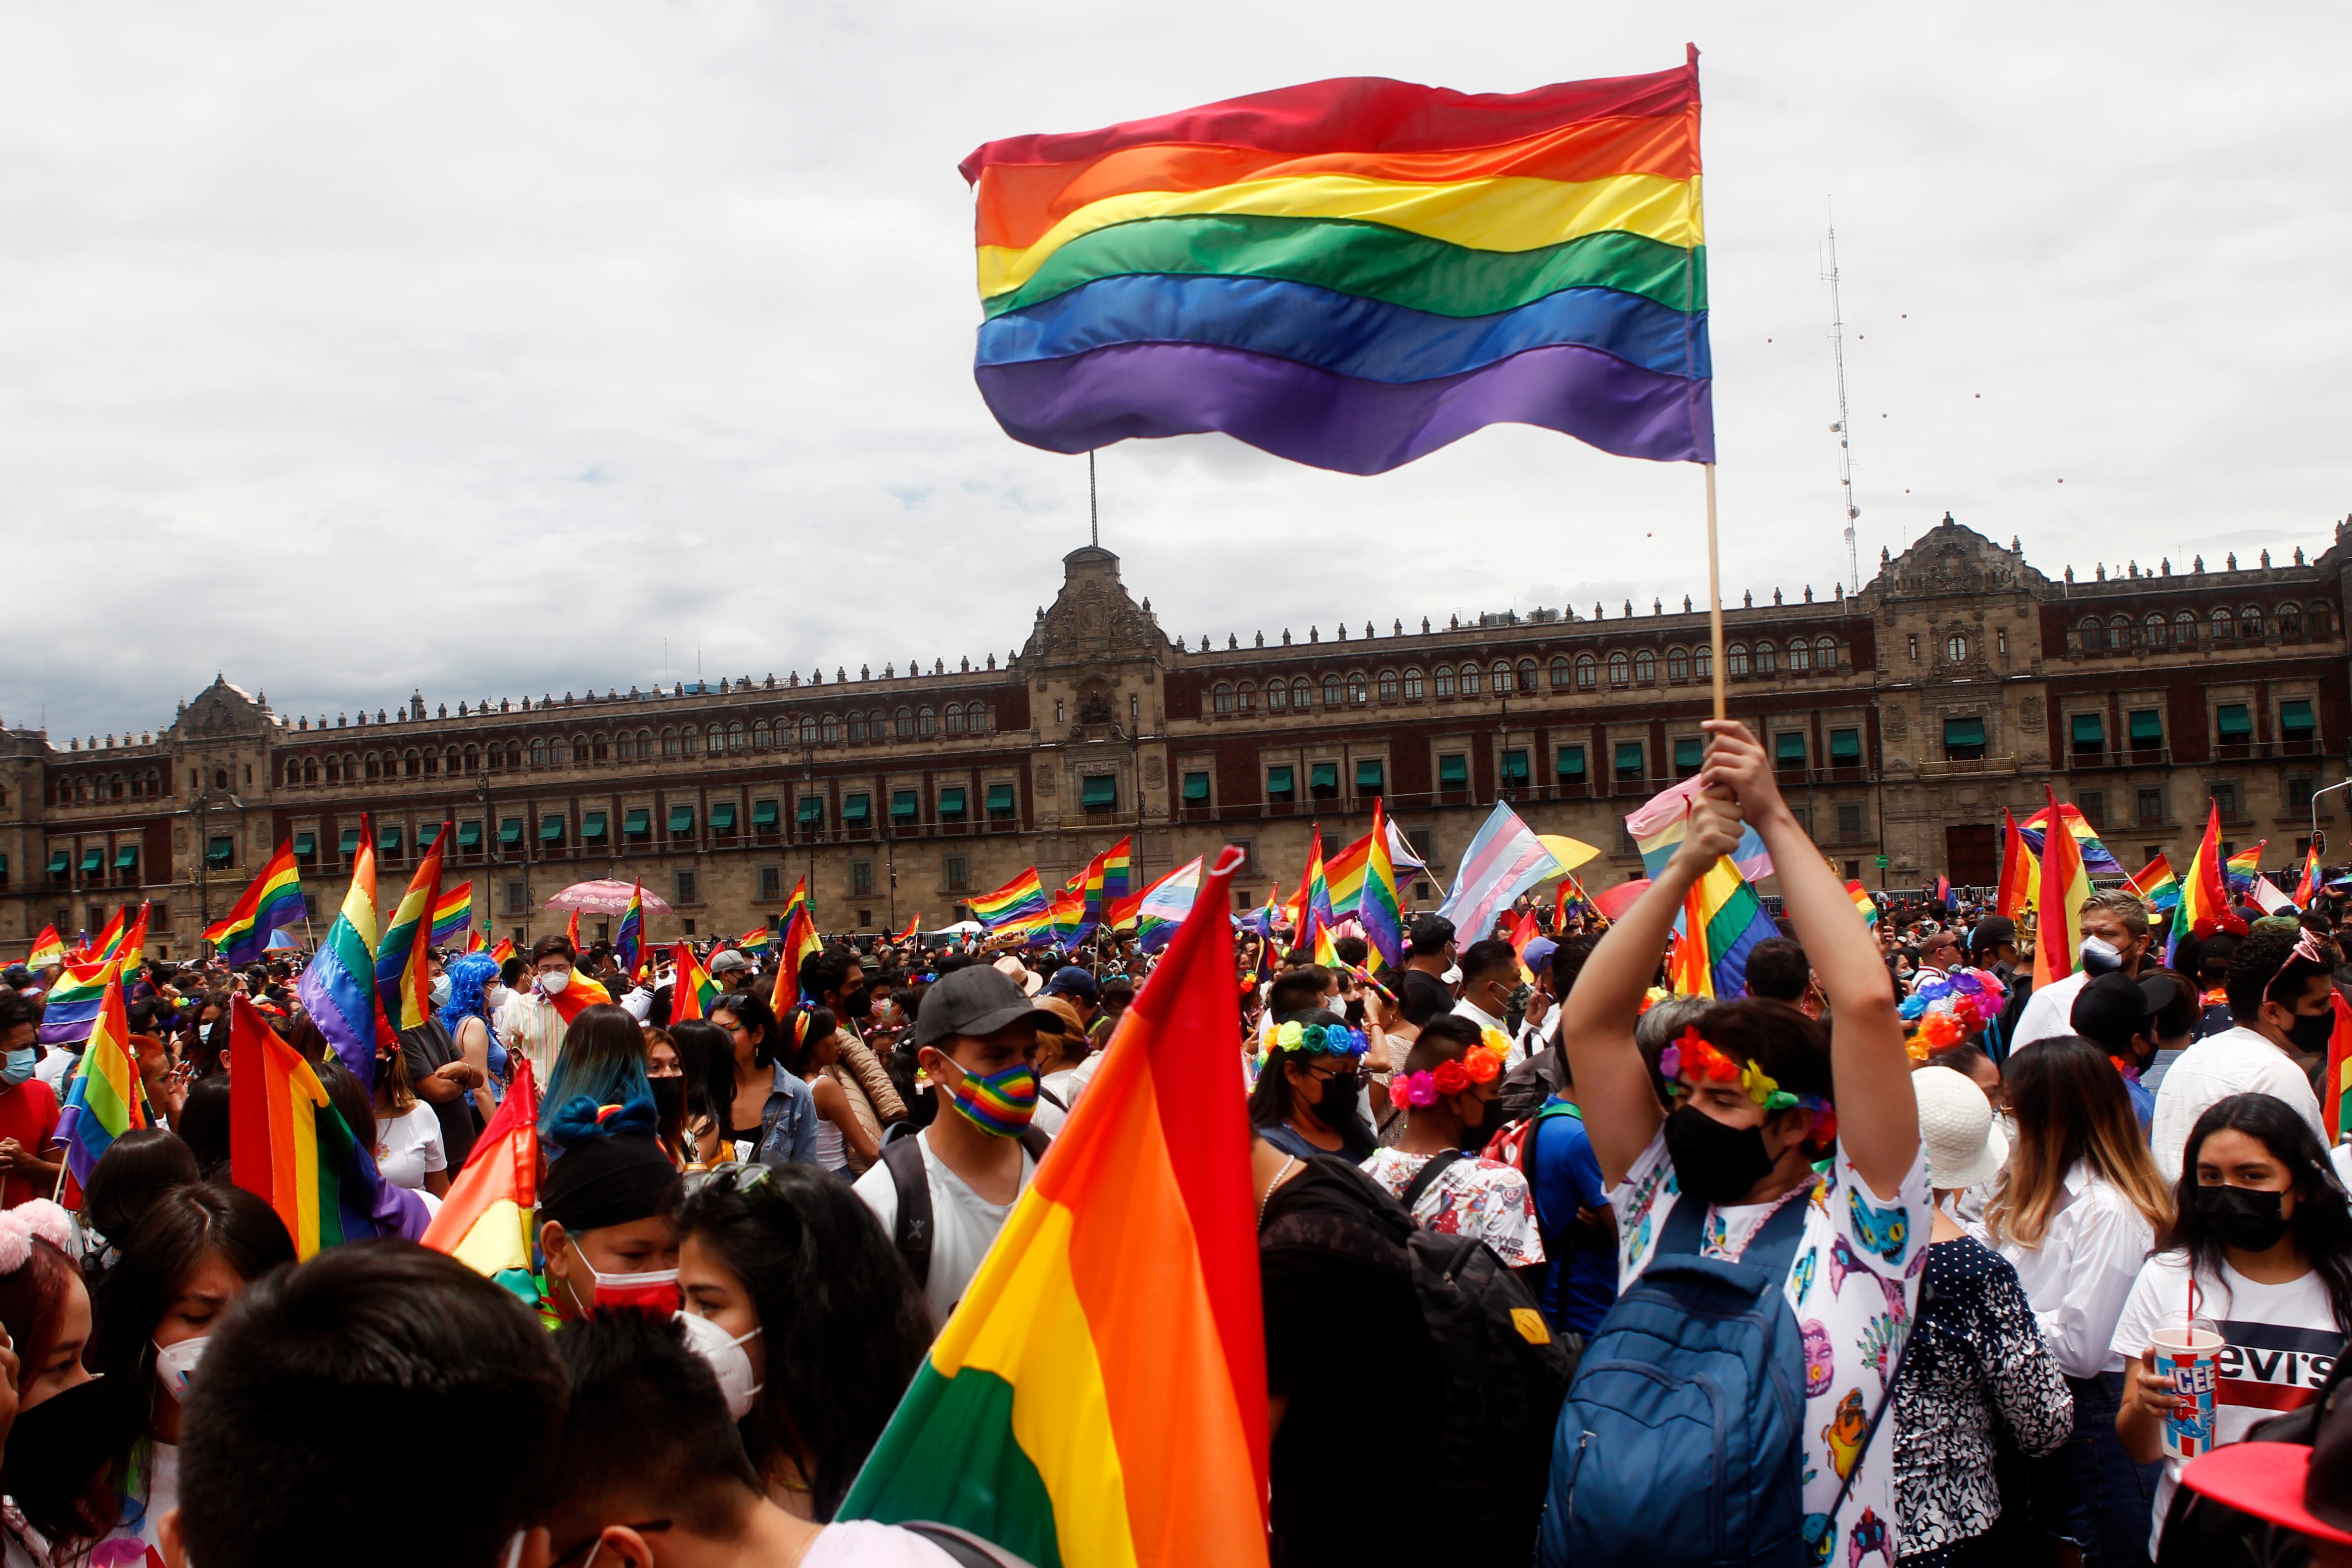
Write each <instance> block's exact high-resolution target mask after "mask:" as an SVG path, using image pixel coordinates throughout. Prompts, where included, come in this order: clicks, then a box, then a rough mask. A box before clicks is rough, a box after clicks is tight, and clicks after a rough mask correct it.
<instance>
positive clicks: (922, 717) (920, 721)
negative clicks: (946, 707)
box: [915, 707, 940, 741]
mask: <svg viewBox="0 0 2352 1568" xmlns="http://www.w3.org/2000/svg"><path fill="white" fill-rule="evenodd" d="M939 732H940V716H939V714H938V713H937V712H935V711H934V710H931V709H930V708H929V707H923V708H918V709H916V710H915V733H916V734H918V735H920V736H922V737H923V739H925V740H927V741H928V740H929V739H930V738H931V737H932V736H934V735H936V734H938V733H939Z"/></svg>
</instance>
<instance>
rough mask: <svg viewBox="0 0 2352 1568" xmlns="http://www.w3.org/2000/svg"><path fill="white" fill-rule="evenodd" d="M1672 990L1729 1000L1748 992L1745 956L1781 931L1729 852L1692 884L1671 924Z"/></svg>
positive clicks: (1731, 1000)
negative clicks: (1677, 917) (1673, 926)
mask: <svg viewBox="0 0 2352 1568" xmlns="http://www.w3.org/2000/svg"><path fill="white" fill-rule="evenodd" d="M1675 923H1676V928H1677V931H1678V932H1679V934H1680V936H1681V941H1680V942H1678V943H1677V944H1676V948H1675V965H1674V968H1675V990H1676V991H1678V992H1680V993H1682V994H1685V995H1689V996H1713V997H1717V998H1719V999H1720V1000H1723V1001H1726V1002H1733V1001H1737V1000H1738V999H1739V998H1740V997H1742V996H1745V995H1746V994H1748V953H1750V952H1753V951H1754V950H1755V947H1756V944H1757V943H1758V942H1764V941H1767V940H1769V939H1770V938H1772V937H1776V936H1778V935H1780V928H1779V927H1778V926H1775V925H1774V924H1773V923H1772V917H1771V916H1770V915H1769V913H1767V912H1766V911H1765V909H1764V900H1761V899H1759V898H1758V897H1757V896H1756V889H1754V888H1753V887H1751V886H1750V885H1749V884H1748V879H1747V878H1746V877H1743V876H1741V875H1740V873H1739V866H1738V862H1736V861H1734V860H1733V859H1732V858H1731V857H1730V856H1728V855H1726V856H1724V857H1722V858H1719V859H1717V861H1716V863H1715V865H1714V867H1713V868H1711V869H1709V870H1708V871H1707V873H1706V875H1705V876H1703V877H1701V878H1700V879H1698V880H1697V881H1696V882H1694V883H1692V884H1691V890H1690V891H1689V892H1688V893H1687V894H1685V896H1684V899H1683V912H1682V917H1681V919H1680V920H1678V921H1676V922H1675Z"/></svg>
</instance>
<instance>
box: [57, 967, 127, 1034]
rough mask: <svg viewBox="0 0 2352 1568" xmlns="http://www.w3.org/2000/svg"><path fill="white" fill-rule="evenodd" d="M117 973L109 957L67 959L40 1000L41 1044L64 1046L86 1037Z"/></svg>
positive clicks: (96, 1020)
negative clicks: (79, 959) (62, 971)
mask: <svg viewBox="0 0 2352 1568" xmlns="http://www.w3.org/2000/svg"><path fill="white" fill-rule="evenodd" d="M120 973H121V971H120V970H119V969H118V967H117V966H116V965H115V963H113V962H112V961H111V960H109V959H103V958H100V959H92V960H91V961H89V963H78V962H76V961H75V960H73V959H70V958H69V959H67V960H66V962H65V970H64V973H60V974H59V975H58V982H57V984H54V985H52V986H50V987H49V991H48V995H47V997H46V998H45V999H44V1000H43V1002H42V1005H41V1026H40V1030H39V1038H40V1042H41V1044H43V1045H45V1046H64V1045H71V1044H72V1043H73V1042H74V1041H76V1040H86V1039H88V1038H89V1032H90V1030H91V1028H92V1027H93V1026H96V1024H97V1023H98V1015H99V1011H100V1008H101V1007H102V1006H103V1005H104V1004H105V993H106V992H107V991H108V990H109V989H110V988H115V981H116V979H117V978H118V976H119V975H120Z"/></svg>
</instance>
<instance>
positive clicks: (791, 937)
mask: <svg viewBox="0 0 2352 1568" xmlns="http://www.w3.org/2000/svg"><path fill="white" fill-rule="evenodd" d="M791 908H792V911H793V912H792V913H791V914H789V915H786V916H785V917H784V929H783V933H782V947H783V962H782V963H779V964H778V965H777V966H776V984H775V986H774V988H773V990H772V992H771V994H770V996H769V1005H770V1008H771V1009H772V1011H773V1012H774V1013H775V1015H776V1016H777V1017H779V1018H781V1017H782V1016H784V1009H786V1008H787V1007H790V1006H792V1005H793V1004H794V1003H796V1002H798V1001H799V1000H800V996H801V965H802V964H803V963H805V962H806V961H807V959H808V955H809V954H810V953H813V952H823V951H824V940H823V939H822V938H820V937H819V936H818V935H817V934H816V917H815V916H814V915H812V914H811V913H809V905H808V900H806V899H801V900H797V901H796V902H794V903H793V905H792V906H791Z"/></svg>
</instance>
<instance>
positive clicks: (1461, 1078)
mask: <svg viewBox="0 0 2352 1568" xmlns="http://www.w3.org/2000/svg"><path fill="white" fill-rule="evenodd" d="M1510 1055H1511V1042H1510V1041H1509V1040H1508V1039H1507V1038H1505V1037H1504V1035H1503V1032H1502V1031H1501V1030H1500V1029H1488V1030H1486V1031H1485V1032H1484V1033H1483V1034H1482V1035H1481V1037H1480V1040H1479V1043H1478V1044H1477V1045H1475V1046H1473V1047H1470V1048H1469V1049H1468V1050H1467V1051H1465V1052H1464V1053H1463V1056H1462V1059H1461V1060H1460V1061H1450V1062H1440V1063H1438V1064H1437V1065H1436V1066H1435V1067H1433V1068H1430V1069H1429V1070H1428V1071H1427V1072H1401V1073H1398V1074H1396V1075H1395V1076H1394V1077H1392V1078H1391V1079H1389V1101H1390V1103H1391V1104H1393V1105H1404V1106H1413V1105H1434V1104H1436V1103H1437V1097H1438V1096H1439V1095H1441V1094H1467V1093H1469V1092H1470V1090H1471V1089H1472V1088H1473V1087H1475V1085H1478V1084H1482V1083H1492V1082H1494V1081H1495V1080H1496V1079H1498V1078H1500V1077H1502V1076H1503V1064H1504V1063H1505V1062H1506V1061H1507V1060H1509V1059H1510Z"/></svg>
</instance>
